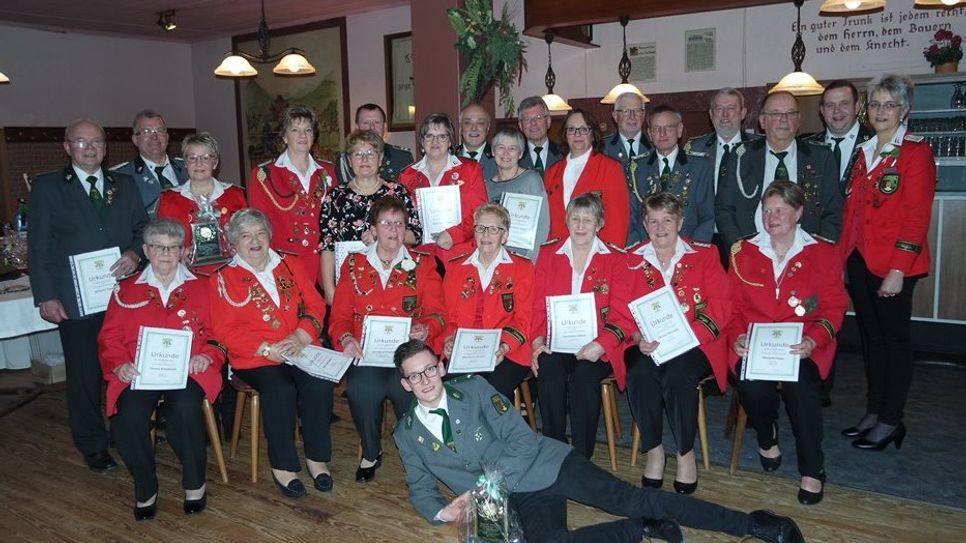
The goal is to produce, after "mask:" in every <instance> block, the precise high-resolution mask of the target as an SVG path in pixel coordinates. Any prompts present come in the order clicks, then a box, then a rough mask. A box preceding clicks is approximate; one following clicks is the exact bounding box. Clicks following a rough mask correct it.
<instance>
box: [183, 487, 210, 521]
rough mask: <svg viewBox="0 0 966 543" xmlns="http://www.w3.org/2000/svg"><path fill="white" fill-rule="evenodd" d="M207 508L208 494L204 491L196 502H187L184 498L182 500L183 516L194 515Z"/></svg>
mask: <svg viewBox="0 0 966 543" xmlns="http://www.w3.org/2000/svg"><path fill="white" fill-rule="evenodd" d="M205 507H208V492H207V491H205V493H204V494H202V496H201V497H200V498H198V499H197V500H189V499H188V498H185V500H184V514H186V515H194V514H196V513H200V512H202V511H204V510H205Z"/></svg>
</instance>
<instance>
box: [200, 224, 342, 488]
mask: <svg viewBox="0 0 966 543" xmlns="http://www.w3.org/2000/svg"><path fill="white" fill-rule="evenodd" d="M271 239H272V225H271V223H270V222H269V220H268V217H267V216H266V215H265V214H264V213H262V212H261V211H259V210H257V209H252V208H248V209H243V210H241V211H239V212H238V213H235V215H234V216H233V217H232V218H231V221H229V222H228V241H229V242H230V243H231V246H232V248H233V249H234V250H235V257H234V258H232V259H231V261H230V262H228V264H226V265H225V266H224V267H223V268H221V269H220V270H218V271H217V272H215V274H214V275H213V276H212V277H211V308H212V313H213V314H215V315H216V316H217V317H216V318H215V337H217V338H218V340H219V341H220V342H222V343H223V344H224V345H225V347H227V348H228V360H229V363H230V364H231V368H232V370H233V372H234V375H236V376H237V377H239V378H241V379H242V380H243V381H245V382H246V383H248V384H249V385H251V387H252V388H254V389H255V390H257V391H258V392H259V395H260V396H261V401H262V426H263V427H264V429H265V437H266V438H267V439H268V459H269V462H270V463H271V465H272V479H273V480H274V481H275V485H276V486H277V487H278V489H279V491H280V492H281V493H282V494H283V495H284V496H288V497H291V498H296V497H299V496H304V495H305V485H303V484H302V481H301V480H299V478H298V476H297V473H298V472H299V471H301V469H302V468H301V464H300V462H299V457H298V452H296V450H295V437H294V435H295V425H296V422H301V429H302V439H303V441H304V443H305V465H306V467H307V468H308V472H309V476H310V477H311V478H312V481H313V483H314V486H315V488H316V489H317V490H319V491H321V492H328V491H330V490H332V475H331V473H330V472H329V467H328V465H327V463H328V462H329V460H331V457H332V439H331V436H330V435H329V419H330V418H331V414H332V389H333V388H334V386H335V385H334V383H332V382H331V381H327V380H324V379H320V378H318V377H314V376H312V375H310V374H309V373H306V372H305V371H303V370H301V369H299V368H298V367H296V366H294V365H291V364H286V363H285V362H286V360H288V359H290V358H294V357H296V356H298V355H299V354H300V353H301V352H302V350H303V349H304V348H305V347H306V346H308V345H315V346H320V342H319V337H320V336H321V335H322V321H323V320H325V301H323V300H322V297H321V296H320V295H319V293H318V291H317V290H316V289H315V281H314V280H313V279H312V278H311V276H310V275H309V272H307V271H306V269H305V267H304V266H303V265H302V261H301V259H300V258H298V257H296V256H291V255H286V256H282V255H279V254H278V253H276V252H275V251H274V250H272V249H271V248H270V247H269V244H270V242H271Z"/></svg>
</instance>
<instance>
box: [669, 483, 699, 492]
mask: <svg viewBox="0 0 966 543" xmlns="http://www.w3.org/2000/svg"><path fill="white" fill-rule="evenodd" d="M697 489H698V482H697V481H695V482H693V483H682V482H681V481H674V491H675V492H677V493H678V494H694V491H695V490H697Z"/></svg>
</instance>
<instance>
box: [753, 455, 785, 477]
mask: <svg viewBox="0 0 966 543" xmlns="http://www.w3.org/2000/svg"><path fill="white" fill-rule="evenodd" d="M758 461H759V462H761V469H763V470H765V471H767V472H769V473H771V472H773V471H775V470H777V469H778V468H780V467H781V465H782V457H781V455H779V456H778V458H768V457H767V456H765V455H763V454H761V453H758Z"/></svg>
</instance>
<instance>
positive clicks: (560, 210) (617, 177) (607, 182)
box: [543, 151, 639, 247]
mask: <svg viewBox="0 0 966 543" xmlns="http://www.w3.org/2000/svg"><path fill="white" fill-rule="evenodd" d="M566 167H567V159H566V158H564V159H563V160H560V161H558V162H556V163H555V164H554V165H553V166H550V168H548V169H547V173H546V175H545V176H544V178H543V184H544V186H545V187H546V189H547V202H549V205H550V235H549V236H548V237H549V238H550V239H554V238H556V239H564V238H566V237H567V236H568V231H567V203H568V202H564V182H563V174H564V169H565V168H566ZM585 192H596V193H597V194H599V195H600V198H601V200H602V201H603V202H604V216H605V217H606V218H607V220H606V221H604V227H603V228H601V229H600V233H598V234H597V235H598V236H600V239H602V240H603V241H605V242H607V243H612V244H614V245H616V246H618V247H624V246H625V245H627V230H628V227H629V226H630V209H631V204H630V196H629V195H628V193H627V181H625V179H624V168H622V167H621V164H620V162H617V161H616V160H614V159H613V158H611V157H609V156H607V155H604V154H601V153H598V152H596V151H591V155H590V157H588V158H587V164H586V165H585V166H584V171H583V172H581V173H580V177H579V178H578V179H577V185H576V186H575V187H574V191H573V193H572V194H571V198H574V197H576V196H580V195H581V194H584V193H585ZM635 220H639V219H635Z"/></svg>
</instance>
